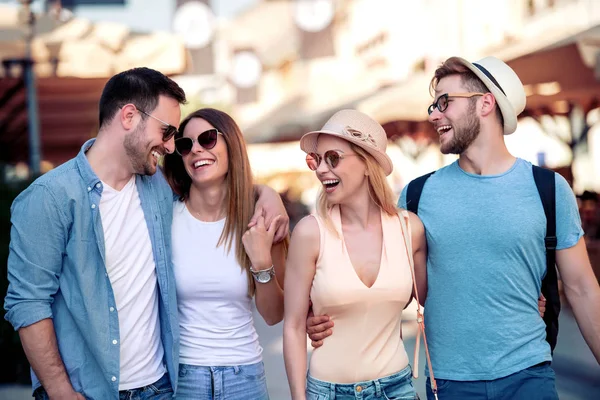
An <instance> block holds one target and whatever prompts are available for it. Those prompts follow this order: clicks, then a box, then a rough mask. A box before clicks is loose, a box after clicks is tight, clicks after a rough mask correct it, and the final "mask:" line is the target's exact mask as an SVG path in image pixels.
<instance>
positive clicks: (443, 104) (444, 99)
mask: <svg viewBox="0 0 600 400" xmlns="http://www.w3.org/2000/svg"><path fill="white" fill-rule="evenodd" d="M483 95H485V93H474V92H472V93H444V94H443V95H441V96H440V97H438V98H437V100H436V101H434V102H433V103H432V104H431V105H430V106H429V107H427V114H429V115H431V114H432V113H433V110H435V109H436V108H437V109H438V111H439V112H442V113H443V112H444V111H446V109H447V108H448V99H449V98H451V97H464V98H468V99H470V98H471V97H474V96H483Z"/></svg>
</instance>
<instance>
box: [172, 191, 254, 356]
mask: <svg viewBox="0 0 600 400" xmlns="http://www.w3.org/2000/svg"><path fill="white" fill-rule="evenodd" d="M224 226H225V219H222V220H220V221H216V222H203V221H200V220H198V219H196V218H194V217H193V216H192V215H191V214H190V212H189V211H188V209H187V207H186V206H185V203H183V202H180V201H175V202H174V203H173V227H172V239H173V268H174V271H175V282H176V285H177V308H178V310H179V326H180V352H179V354H180V357H179V361H180V362H181V363H182V364H190V365H203V366H228V365H246V364H254V363H257V362H259V361H261V360H262V348H261V347H260V344H259V343H258V334H257V333H256V330H255V329H254V320H253V317H252V299H251V298H250V297H249V296H248V276H247V274H246V272H244V271H243V270H242V268H241V267H240V264H239V263H238V262H237V260H236V257H235V245H233V246H232V248H231V251H230V252H229V253H227V252H226V249H225V246H220V247H217V242H218V241H219V237H220V236H221V232H222V231H223V228H224Z"/></svg>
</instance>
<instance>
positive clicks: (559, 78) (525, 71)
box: [508, 42, 600, 116]
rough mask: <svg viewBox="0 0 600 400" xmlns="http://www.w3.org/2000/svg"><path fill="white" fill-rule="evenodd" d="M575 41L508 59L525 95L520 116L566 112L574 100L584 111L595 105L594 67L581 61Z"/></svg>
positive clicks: (599, 93) (598, 93)
mask: <svg viewBox="0 0 600 400" xmlns="http://www.w3.org/2000/svg"><path fill="white" fill-rule="evenodd" d="M580 47H581V46H580V45H579V44H578V43H577V42H572V43H568V44H564V45H562V46H560V47H553V48H550V49H547V50H543V51H538V52H535V53H531V54H527V55H524V56H521V57H518V58H516V59H514V60H511V61H509V62H508V65H510V66H511V68H513V69H514V70H515V72H516V73H517V75H519V77H520V78H521V81H522V82H523V85H524V86H525V90H526V92H527V94H528V96H527V105H526V109H525V112H524V113H523V114H522V116H526V115H531V114H551V115H552V114H559V115H565V114H567V113H568V112H569V103H577V104H579V105H581V107H583V109H584V111H585V112H587V111H589V110H591V109H593V108H596V107H598V104H599V100H600V82H599V81H598V79H597V78H596V76H595V71H594V68H595V66H588V65H586V63H585V62H584V59H583V57H582V53H581V51H580Z"/></svg>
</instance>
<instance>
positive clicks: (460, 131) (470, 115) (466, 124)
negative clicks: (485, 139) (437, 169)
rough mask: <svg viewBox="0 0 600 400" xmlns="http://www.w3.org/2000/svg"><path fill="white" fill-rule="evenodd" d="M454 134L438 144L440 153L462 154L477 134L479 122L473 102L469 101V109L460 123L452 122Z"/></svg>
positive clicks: (479, 127)
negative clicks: (446, 141) (449, 138)
mask: <svg viewBox="0 0 600 400" xmlns="http://www.w3.org/2000/svg"><path fill="white" fill-rule="evenodd" d="M452 129H453V130H454V135H453V136H452V139H451V140H450V141H449V142H448V143H446V144H441V145H440V151H441V152H442V154H462V153H464V152H465V151H466V150H467V149H468V148H469V146H470V145H471V144H472V143H473V142H474V141H475V139H477V136H479V131H480V129H481V123H480V121H479V118H478V117H477V115H476V113H475V102H471V104H470V105H469V109H468V110H467V112H466V113H465V116H464V117H463V119H462V120H461V123H460V124H458V123H457V124H453V125H452Z"/></svg>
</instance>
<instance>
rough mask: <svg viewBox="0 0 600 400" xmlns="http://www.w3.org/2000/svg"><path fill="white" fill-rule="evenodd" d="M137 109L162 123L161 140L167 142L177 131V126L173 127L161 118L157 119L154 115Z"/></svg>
mask: <svg viewBox="0 0 600 400" xmlns="http://www.w3.org/2000/svg"><path fill="white" fill-rule="evenodd" d="M138 111H139V112H141V113H142V114H144V115H147V116H149V117H150V118H153V119H155V120H157V121H158V122H160V123H161V124H163V126H164V127H163V142H168V141H169V140H171V138H172V137H173V136H175V134H176V133H177V128H175V127H174V126H173V125H171V124H169V123H167V122H165V121H163V120H162V119H158V118H156V117H155V116H154V115H151V114H148V113H147V112H146V111H142V110H140V109H139V108H138Z"/></svg>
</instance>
